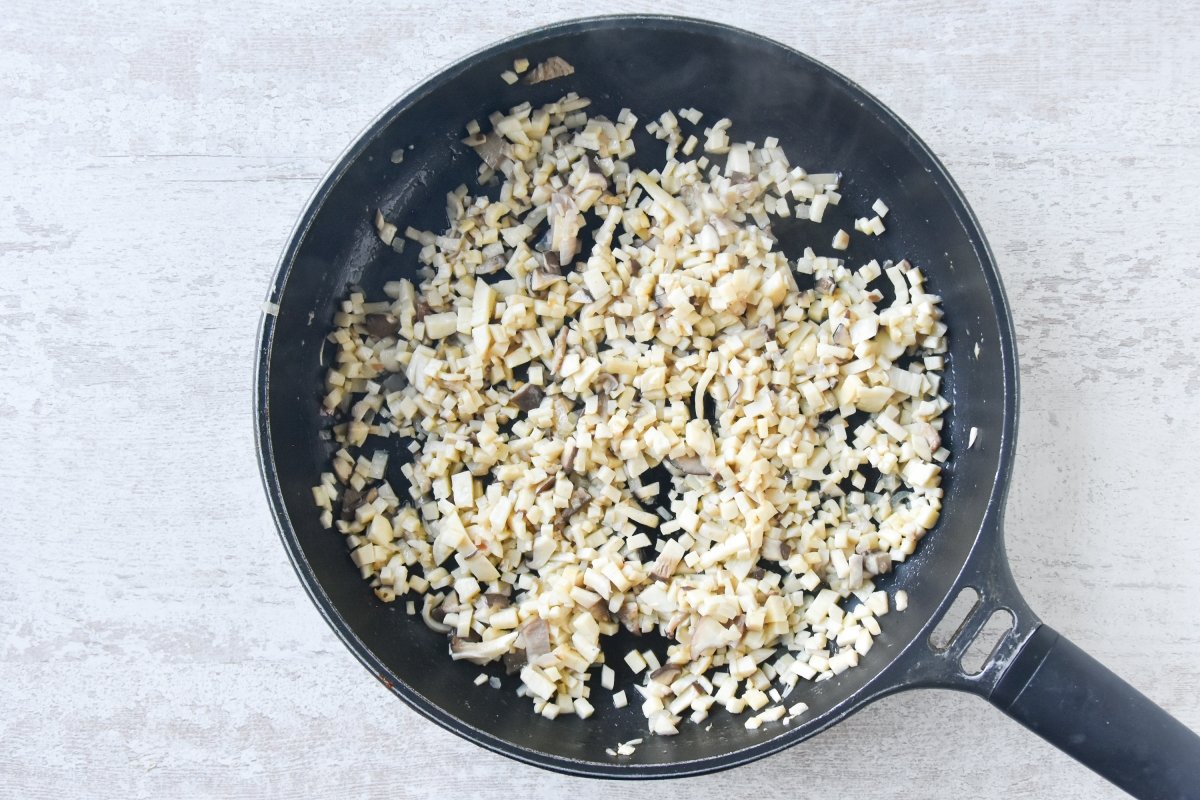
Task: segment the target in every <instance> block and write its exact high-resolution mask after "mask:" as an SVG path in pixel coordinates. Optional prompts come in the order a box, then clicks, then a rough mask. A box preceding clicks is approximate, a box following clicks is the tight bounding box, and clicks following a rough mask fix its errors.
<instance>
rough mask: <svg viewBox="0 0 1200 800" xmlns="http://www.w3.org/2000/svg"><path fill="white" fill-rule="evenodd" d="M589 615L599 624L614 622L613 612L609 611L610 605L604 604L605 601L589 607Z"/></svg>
mask: <svg viewBox="0 0 1200 800" xmlns="http://www.w3.org/2000/svg"><path fill="white" fill-rule="evenodd" d="M588 613H590V614H591V615H592V617H593V619H595V620H596V622H599V623H606V622H612V621H613V615H612V612H611V611H609V610H608V603H606V602H604V600H600V601H599V602H597V603H592V604H591V605H590V606H588Z"/></svg>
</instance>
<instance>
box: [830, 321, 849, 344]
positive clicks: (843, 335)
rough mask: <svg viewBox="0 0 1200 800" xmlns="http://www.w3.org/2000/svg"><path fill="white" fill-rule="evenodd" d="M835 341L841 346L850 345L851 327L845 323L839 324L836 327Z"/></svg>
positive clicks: (834, 331)
mask: <svg viewBox="0 0 1200 800" xmlns="http://www.w3.org/2000/svg"><path fill="white" fill-rule="evenodd" d="M833 343H834V344H836V345H838V346H839V347H849V346H850V344H851V342H850V329H849V328H847V327H846V326H845V325H838V326H837V327H836V328H834V330H833Z"/></svg>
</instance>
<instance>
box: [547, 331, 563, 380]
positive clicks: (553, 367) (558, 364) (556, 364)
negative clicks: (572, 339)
mask: <svg viewBox="0 0 1200 800" xmlns="http://www.w3.org/2000/svg"><path fill="white" fill-rule="evenodd" d="M566 357H567V326H566V325H563V326H562V327H561V328H559V330H558V335H557V336H555V337H554V355H553V357H552V358H551V360H550V371H551V372H553V373H554V374H555V375H557V374H558V373H559V371H560V370H561V369H562V365H563V359H564V358H566Z"/></svg>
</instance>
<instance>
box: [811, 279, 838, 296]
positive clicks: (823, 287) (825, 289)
mask: <svg viewBox="0 0 1200 800" xmlns="http://www.w3.org/2000/svg"><path fill="white" fill-rule="evenodd" d="M836 287H837V284H836V283H834V282H833V278H817V282H816V284H815V285H814V286H813V288H814V289H816V291H817V294H833V290H834V289H835V288H836Z"/></svg>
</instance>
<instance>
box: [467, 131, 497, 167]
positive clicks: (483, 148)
mask: <svg viewBox="0 0 1200 800" xmlns="http://www.w3.org/2000/svg"><path fill="white" fill-rule="evenodd" d="M463 142H464V143H466V144H467V145H468V146H469V147H470V148H471V149H472V150H474V151H475V153H476V154H477V155H478V156H479V158H480V159H482V160H483V163H485V164H487V165H488V166H489V167H491V168H492V169H499V168H500V165H501V164H503V163H504V162H505V161H506V160H507V159H508V143H507V142H506V141H504V137H503V136H501V135H500V134H498V133H488V134H482V133H477V134H475V135H474V136H469V137H467V138H466V139H463Z"/></svg>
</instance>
